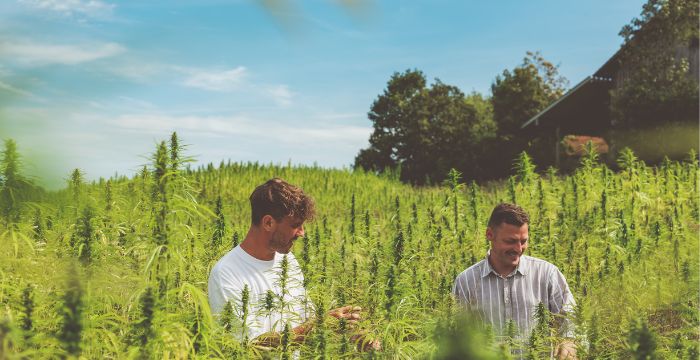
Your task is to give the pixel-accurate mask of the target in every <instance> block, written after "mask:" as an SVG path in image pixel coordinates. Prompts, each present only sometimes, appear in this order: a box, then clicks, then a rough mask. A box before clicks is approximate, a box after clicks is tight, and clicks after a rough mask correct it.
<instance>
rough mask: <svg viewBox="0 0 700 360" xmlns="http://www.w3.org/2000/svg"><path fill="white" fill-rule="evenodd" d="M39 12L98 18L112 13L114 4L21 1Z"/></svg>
mask: <svg viewBox="0 0 700 360" xmlns="http://www.w3.org/2000/svg"><path fill="white" fill-rule="evenodd" d="M21 2H22V3H24V4H27V5H29V6H31V7H33V8H35V9H38V10H47V11H52V12H56V13H59V14H61V15H65V16H76V15H80V16H89V17H98V16H105V15H109V14H111V13H112V11H113V10H114V8H115V5H114V4H109V3H106V2H104V1H101V0H21Z"/></svg>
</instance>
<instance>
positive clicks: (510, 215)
mask: <svg viewBox="0 0 700 360" xmlns="http://www.w3.org/2000/svg"><path fill="white" fill-rule="evenodd" d="M503 223H506V224H510V225H515V226H523V225H525V224H529V223H530V216H528V215H527V212H526V211H525V210H524V209H523V208H521V207H520V206H518V205H515V204H509V203H501V204H498V205H496V207H495V208H493V211H492V212H491V217H490V218H489V223H488V227H490V228H491V229H493V228H495V227H496V226H499V225H501V224H503Z"/></svg>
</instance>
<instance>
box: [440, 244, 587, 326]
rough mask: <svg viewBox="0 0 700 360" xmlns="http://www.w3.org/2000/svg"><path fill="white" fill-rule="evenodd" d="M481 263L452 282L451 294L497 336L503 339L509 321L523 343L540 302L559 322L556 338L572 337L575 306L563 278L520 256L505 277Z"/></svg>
mask: <svg viewBox="0 0 700 360" xmlns="http://www.w3.org/2000/svg"><path fill="white" fill-rule="evenodd" d="M488 256H489V254H488V253H487V254H486V258H485V259H484V260H481V261H479V262H478V263H476V264H474V265H472V266H471V267H469V268H468V269H467V270H464V271H463V272H462V273H461V274H459V275H458V276H457V278H456V279H455V283H454V287H453V289H452V293H453V294H454V296H455V298H456V299H457V301H458V302H460V303H462V304H463V305H465V306H466V307H467V308H468V309H470V310H474V311H475V312H476V313H477V314H479V315H480V316H481V318H482V320H484V321H485V322H487V323H490V324H491V325H492V326H493V329H494V331H495V332H496V333H497V334H498V335H506V334H505V332H506V326H507V323H508V320H512V321H513V322H514V323H515V325H516V326H517V329H518V335H519V337H520V338H521V339H527V338H528V337H529V336H530V332H531V330H532V329H533V328H534V327H535V325H536V320H535V308H536V307H537V305H538V304H539V303H540V302H541V303H543V304H544V306H545V307H546V308H547V309H549V311H550V312H552V313H553V314H559V315H564V316H558V317H557V318H558V319H559V321H558V323H559V334H558V335H559V336H560V337H571V338H573V337H574V331H573V330H574V329H573V323H572V321H571V320H570V319H568V317H565V316H566V315H567V314H572V313H573V309H574V306H576V302H575V301H574V297H573V295H572V294H571V290H569V285H568V284H567V283H566V279H565V278H564V275H563V274H562V273H561V271H559V269H558V268H557V267H556V266H554V265H552V264H550V263H548V262H546V261H544V260H541V259H537V258H533V257H530V256H525V255H523V256H521V257H520V262H519V264H518V266H517V268H516V269H515V270H514V271H513V272H512V273H510V274H509V275H508V276H505V277H503V276H501V275H499V274H498V273H497V272H496V271H495V270H494V269H493V268H492V267H491V264H489V261H488Z"/></svg>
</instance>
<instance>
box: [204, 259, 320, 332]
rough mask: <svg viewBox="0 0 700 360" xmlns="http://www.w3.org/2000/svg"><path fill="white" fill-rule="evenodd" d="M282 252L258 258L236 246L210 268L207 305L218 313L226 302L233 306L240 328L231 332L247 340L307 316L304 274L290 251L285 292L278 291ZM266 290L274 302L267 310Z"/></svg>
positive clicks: (309, 304) (280, 287) (296, 324)
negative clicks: (245, 289) (245, 294)
mask: <svg viewBox="0 0 700 360" xmlns="http://www.w3.org/2000/svg"><path fill="white" fill-rule="evenodd" d="M284 256H285V255H284V254H280V253H275V258H274V260H269V261H265V260H259V259H256V258H254V257H253V256H251V255H250V254H248V253H247V252H245V250H243V249H242V248H241V247H240V246H236V247H235V248H234V249H233V250H231V251H229V252H228V253H227V254H226V255H224V256H223V257H222V258H221V259H220V260H219V261H218V262H217V263H216V264H215V265H214V267H213V268H212V269H211V274H210V276H209V290H208V292H209V306H210V307H211V311H212V313H213V314H215V315H219V314H220V313H221V312H222V310H223V309H224V305H225V304H226V302H227V301H230V302H231V305H232V306H233V309H234V313H235V314H236V316H235V318H236V319H235V321H238V322H237V323H236V322H234V324H236V325H235V326H237V327H238V328H239V329H241V331H238V330H237V331H234V335H235V336H236V337H238V338H239V339H243V338H244V337H245V336H246V335H247V337H248V339H251V340H252V339H254V338H256V337H257V336H259V335H261V334H263V333H266V332H268V331H277V332H281V331H283V330H284V325H285V323H286V322H289V325H290V327H291V328H294V327H296V326H298V325H300V324H301V323H303V322H304V321H306V319H307V317H308V315H311V312H312V304H311V301H310V300H308V299H307V297H306V290H305V289H304V285H303V284H304V275H303V274H302V273H301V269H300V268H299V263H298V262H297V260H296V258H295V257H294V255H293V254H292V253H291V252H290V253H289V254H287V261H288V276H287V281H286V284H285V286H284V287H285V291H284V294H282V284H281V273H282V268H281V264H282V261H283V259H284ZM246 284H247V285H248V289H249V291H250V297H249V301H248V317H247V320H246V324H245V326H242V323H241V321H242V320H241V319H242V314H243V309H242V302H241V295H242V293H243V287H244V286H245V285H246ZM268 290H272V292H273V293H274V295H275V296H274V297H273V299H274V302H273V307H272V309H271V310H268V309H267V308H266V305H265V300H266V297H267V292H268Z"/></svg>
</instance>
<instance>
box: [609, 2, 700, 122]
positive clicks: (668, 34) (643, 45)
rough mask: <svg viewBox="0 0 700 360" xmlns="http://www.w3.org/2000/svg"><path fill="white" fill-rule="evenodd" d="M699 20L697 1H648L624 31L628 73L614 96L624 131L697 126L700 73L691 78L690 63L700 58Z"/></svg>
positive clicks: (614, 112) (623, 58) (624, 62)
mask: <svg viewBox="0 0 700 360" xmlns="http://www.w3.org/2000/svg"><path fill="white" fill-rule="evenodd" d="M698 16H699V12H698V2H697V0H648V1H647V2H646V4H644V6H642V12H641V14H640V15H639V17H637V18H634V19H633V20H632V21H631V22H630V23H629V24H627V25H625V26H624V27H623V28H622V30H620V36H622V37H623V38H624V39H625V44H624V45H623V47H622V50H621V51H620V56H619V57H618V59H617V61H618V62H619V63H620V65H621V66H622V67H623V68H624V69H626V71H625V76H624V78H623V81H622V84H621V86H620V87H618V88H616V89H614V90H613V91H612V92H611V110H612V115H613V118H614V120H615V121H616V122H617V124H618V125H619V126H622V127H630V126H640V125H652V124H658V123H660V122H668V121H694V122H696V121H697V119H698V106H697V105H698V79H697V69H695V70H696V73H695V76H692V75H691V74H692V70H693V69H691V66H690V63H689V60H688V59H689V58H690V57H692V56H693V55H692V52H693V51H695V52H696V53H697V47H698V34H699V32H698V31H699V30H698ZM695 66H697V64H696V65H695Z"/></svg>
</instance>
